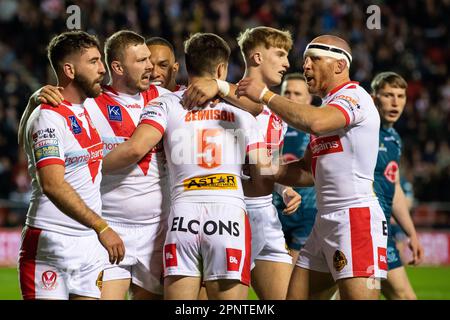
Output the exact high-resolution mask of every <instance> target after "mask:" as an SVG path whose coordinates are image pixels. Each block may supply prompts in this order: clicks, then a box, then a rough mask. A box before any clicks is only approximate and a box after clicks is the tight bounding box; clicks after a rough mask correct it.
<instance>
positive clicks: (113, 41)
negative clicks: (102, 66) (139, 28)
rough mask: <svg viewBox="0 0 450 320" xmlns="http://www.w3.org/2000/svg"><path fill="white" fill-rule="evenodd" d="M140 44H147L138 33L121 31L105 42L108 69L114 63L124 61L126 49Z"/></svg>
mask: <svg viewBox="0 0 450 320" xmlns="http://www.w3.org/2000/svg"><path fill="white" fill-rule="evenodd" d="M139 44H145V39H144V37H142V36H140V35H138V34H137V33H136V32H133V31H130V30H121V31H117V32H116V33H114V34H112V35H111V36H110V37H109V38H108V39H106V42H105V61H106V65H107V66H108V68H109V67H110V65H111V63H112V62H113V61H115V60H121V59H123V52H124V50H125V49H126V48H128V47H130V46H135V45H139Z"/></svg>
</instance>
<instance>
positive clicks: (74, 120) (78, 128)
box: [69, 116, 81, 134]
mask: <svg viewBox="0 0 450 320" xmlns="http://www.w3.org/2000/svg"><path fill="white" fill-rule="evenodd" d="M69 121H70V127H71V130H72V132H73V134H80V133H81V126H80V125H79V123H78V120H77V118H76V117H75V116H69Z"/></svg>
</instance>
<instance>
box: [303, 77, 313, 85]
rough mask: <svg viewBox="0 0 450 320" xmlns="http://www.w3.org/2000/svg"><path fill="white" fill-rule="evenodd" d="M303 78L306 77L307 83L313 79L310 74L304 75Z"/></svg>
mask: <svg viewBox="0 0 450 320" xmlns="http://www.w3.org/2000/svg"><path fill="white" fill-rule="evenodd" d="M305 78H306V83H307V84H310V82H311V81H312V80H314V77H312V76H305Z"/></svg>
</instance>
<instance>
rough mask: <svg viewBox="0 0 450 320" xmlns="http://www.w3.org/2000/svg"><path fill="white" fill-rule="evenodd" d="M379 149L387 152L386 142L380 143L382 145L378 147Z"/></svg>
mask: <svg viewBox="0 0 450 320" xmlns="http://www.w3.org/2000/svg"><path fill="white" fill-rule="evenodd" d="M378 151H383V152H387V148H386V146H385V145H384V143H380V147H379V148H378Z"/></svg>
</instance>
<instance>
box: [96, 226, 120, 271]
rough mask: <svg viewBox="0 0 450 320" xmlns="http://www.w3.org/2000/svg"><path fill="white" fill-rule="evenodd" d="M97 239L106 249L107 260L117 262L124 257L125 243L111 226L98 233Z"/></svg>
mask: <svg viewBox="0 0 450 320" xmlns="http://www.w3.org/2000/svg"><path fill="white" fill-rule="evenodd" d="M98 239H99V241H100V243H101V244H102V246H103V247H104V248H105V249H106V251H108V255H109V262H110V263H111V264H114V263H115V264H119V263H120V262H121V261H122V260H123V258H124V257H125V245H124V244H123V241H122V239H121V238H120V236H119V235H118V234H117V233H116V232H115V231H114V230H113V229H112V228H111V227H107V228H106V229H105V230H104V231H102V232H100V233H99V234H98Z"/></svg>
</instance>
